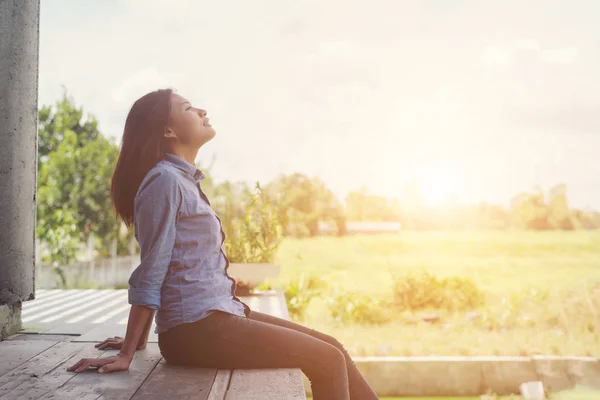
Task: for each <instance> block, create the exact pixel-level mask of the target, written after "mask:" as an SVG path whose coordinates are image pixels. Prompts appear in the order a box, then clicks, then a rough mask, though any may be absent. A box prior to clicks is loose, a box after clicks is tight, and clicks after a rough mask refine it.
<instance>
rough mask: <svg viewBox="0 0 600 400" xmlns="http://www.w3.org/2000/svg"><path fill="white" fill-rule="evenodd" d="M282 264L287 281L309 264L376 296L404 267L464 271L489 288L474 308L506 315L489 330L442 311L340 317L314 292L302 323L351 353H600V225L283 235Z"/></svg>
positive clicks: (312, 270)
mask: <svg viewBox="0 0 600 400" xmlns="http://www.w3.org/2000/svg"><path fill="white" fill-rule="evenodd" d="M276 263H278V264H279V265H281V267H282V275H281V278H280V281H281V282H283V281H286V280H290V279H295V278H294V277H298V276H299V275H300V273H302V272H304V273H306V274H313V275H317V276H319V277H321V278H323V279H325V280H327V281H328V282H329V283H330V284H339V285H341V286H343V287H344V288H345V289H347V290H352V291H354V292H358V293H364V294H367V295H369V296H371V297H377V298H391V296H392V288H393V282H394V277H395V276H398V275H402V274H405V273H408V272H418V271H419V270H421V269H424V270H426V271H428V272H429V273H432V274H435V275H436V276H439V277H444V276H461V277H468V278H469V279H471V280H472V281H473V282H474V283H475V284H476V285H477V286H478V287H479V288H480V289H481V290H482V291H484V293H485V296H486V302H487V307H486V308H484V309H480V310H478V312H479V313H480V314H481V315H482V316H483V317H485V318H488V319H490V318H494V319H497V320H498V321H499V324H500V326H498V327H496V328H495V329H489V328H485V329H483V328H481V327H480V326H476V325H474V324H472V323H470V322H467V321H466V320H465V315H464V314H456V315H446V314H443V315H442V321H441V323H440V324H437V325H431V324H427V323H422V322H420V319H419V318H418V317H419V315H418V313H416V314H415V315H412V316H407V315H402V316H400V315H398V318H397V320H395V321H394V322H391V323H389V324H386V325H382V326H364V325H357V324H348V323H346V324H345V325H344V326H336V325H334V324H333V322H332V321H331V318H330V316H329V313H328V305H327V304H326V302H325V301H324V300H323V299H320V298H315V299H314V300H312V301H311V303H310V306H309V308H308V310H307V312H306V317H305V319H302V320H301V321H299V322H301V323H304V324H307V325H310V326H311V327H313V328H315V329H318V330H321V331H324V332H327V333H330V334H332V335H334V336H335V337H338V338H339V339H340V340H341V341H342V342H343V343H344V344H345V346H346V348H347V349H348V350H349V351H350V353H351V354H353V355H409V356H411V355H431V354H437V355H528V354H540V353H543V354H575V355H595V356H598V355H600V339H599V338H600V335H598V332H599V331H600V329H599V327H600V321H599V320H598V318H597V316H598V313H599V308H600V307H599V305H600V295H599V294H600V291H598V290H596V291H594V290H592V287H591V286H592V284H595V283H599V282H600V231H593V232H483V233H482V232H470V233H437V232H436V233H418V232H404V233H401V234H397V235H389V234H385V235H357V236H349V237H345V238H338V237H319V238H314V239H287V238H286V239H285V240H284V242H283V243H282V246H281V248H280V250H279V252H278V254H277V258H276ZM273 283H274V284H275V285H277V282H273ZM569 291H570V292H571V293H570V294H569ZM540 293H547V294H548V295H549V297H548V298H547V299H544V300H540V299H539V297H540ZM415 318H416V322H415ZM513 320H514V321H516V322H514V321H513ZM407 321H409V322H410V323H409V322H407ZM411 321H412V322H411Z"/></svg>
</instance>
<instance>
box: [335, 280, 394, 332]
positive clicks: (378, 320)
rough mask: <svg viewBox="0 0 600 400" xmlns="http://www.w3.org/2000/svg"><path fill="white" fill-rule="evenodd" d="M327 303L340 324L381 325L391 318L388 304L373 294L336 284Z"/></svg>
mask: <svg viewBox="0 0 600 400" xmlns="http://www.w3.org/2000/svg"><path fill="white" fill-rule="evenodd" d="M327 303H328V305H329V311H330V312H331V316H332V317H333V320H334V321H335V322H337V323H338V324H344V323H348V322H350V323H357V324H363V325H380V324H384V323H387V322H389V321H390V320H391V316H390V313H389V311H390V310H389V307H388V304H387V303H386V302H385V301H383V300H381V299H379V298H377V297H373V296H369V295H366V294H363V293H356V292H353V291H348V290H344V289H342V288H341V286H336V287H335V288H334V289H333V291H332V293H330V294H328V297H327Z"/></svg>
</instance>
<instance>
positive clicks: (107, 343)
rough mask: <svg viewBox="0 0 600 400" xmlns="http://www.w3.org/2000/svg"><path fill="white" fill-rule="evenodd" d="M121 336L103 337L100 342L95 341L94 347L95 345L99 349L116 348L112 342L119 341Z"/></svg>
mask: <svg viewBox="0 0 600 400" xmlns="http://www.w3.org/2000/svg"><path fill="white" fill-rule="evenodd" d="M122 339H123V338H122V337H121V336H114V337H111V338H108V339H105V340H104V341H102V342H101V343H96V344H95V345H94V347H96V348H97V349H99V350H104V349H109V348H115V349H116V348H118V347H115V346H114V344H117V343H119V341H120V340H122Z"/></svg>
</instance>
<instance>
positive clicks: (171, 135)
mask: <svg viewBox="0 0 600 400" xmlns="http://www.w3.org/2000/svg"><path fill="white" fill-rule="evenodd" d="M163 136H164V137H166V138H175V139H177V135H176V134H175V132H174V131H173V129H172V128H171V127H170V126H167V127H165V133H164V135H163Z"/></svg>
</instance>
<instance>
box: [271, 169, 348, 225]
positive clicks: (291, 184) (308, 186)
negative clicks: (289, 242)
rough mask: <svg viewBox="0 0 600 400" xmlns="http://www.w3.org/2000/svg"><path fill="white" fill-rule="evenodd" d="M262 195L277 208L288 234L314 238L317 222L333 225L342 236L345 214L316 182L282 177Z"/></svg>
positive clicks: (303, 177) (334, 198)
mask: <svg viewBox="0 0 600 400" xmlns="http://www.w3.org/2000/svg"><path fill="white" fill-rule="evenodd" d="M265 192H266V193H267V194H268V196H269V198H270V201H271V202H272V203H273V204H276V205H277V208H278V214H279V220H280V221H281V224H282V226H283V227H284V229H285V230H286V233H287V234H290V235H294V236H315V235H316V234H317V233H318V230H319V222H327V221H333V222H334V223H335V224H336V225H337V227H338V232H339V233H341V234H343V233H344V232H345V213H344V211H343V208H342V206H341V204H340V203H339V202H338V200H337V199H336V197H335V195H334V194H333V192H332V191H331V190H330V189H329V188H327V186H326V185H325V183H324V182H323V181H321V180H320V179H318V178H312V179H311V178H309V177H307V176H305V175H303V174H300V173H294V174H291V175H282V176H280V177H279V178H277V179H275V180H274V181H272V182H270V183H269V184H268V185H267V186H266V188H265Z"/></svg>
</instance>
